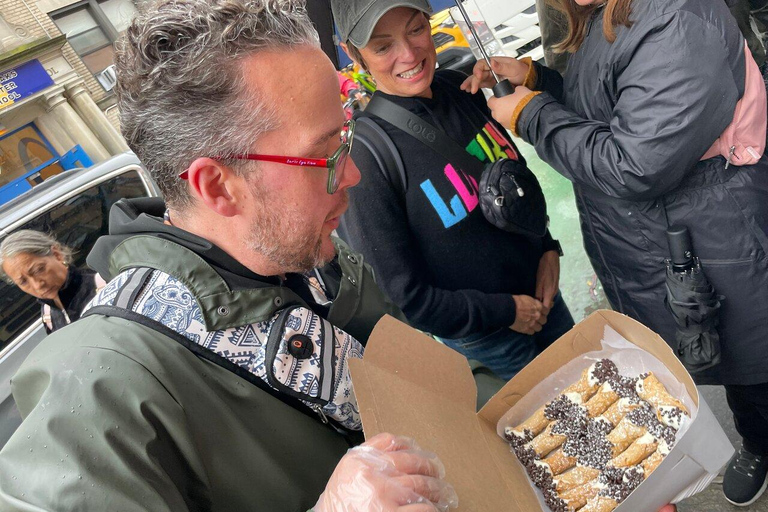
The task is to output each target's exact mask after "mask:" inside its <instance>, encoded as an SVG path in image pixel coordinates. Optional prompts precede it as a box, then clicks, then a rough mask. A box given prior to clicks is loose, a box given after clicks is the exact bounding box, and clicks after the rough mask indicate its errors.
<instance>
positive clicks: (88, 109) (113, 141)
mask: <svg viewBox="0 0 768 512" xmlns="http://www.w3.org/2000/svg"><path fill="white" fill-rule="evenodd" d="M64 87H65V88H66V90H67V96H68V97H69V102H70V103H71V104H72V106H74V107H75V110H76V111H77V113H78V114H80V117H82V118H83V120H84V121H85V124H87V125H88V126H89V127H90V129H91V131H93V133H95V134H96V136H97V137H98V138H99V140H100V141H101V142H102V144H104V147H106V148H107V150H108V151H109V152H110V153H112V154H113V155H117V154H118V153H123V152H124V151H128V144H126V143H125V139H123V136H122V135H120V133H119V132H118V131H117V130H116V129H115V127H114V126H112V123H110V122H109V119H107V116H105V115H104V112H102V111H101V109H100V108H99V106H98V105H96V102H95V101H93V98H91V95H90V94H88V91H87V90H86V88H85V83H84V82H83V81H82V79H81V80H78V81H77V82H73V83H69V84H65V85H64Z"/></svg>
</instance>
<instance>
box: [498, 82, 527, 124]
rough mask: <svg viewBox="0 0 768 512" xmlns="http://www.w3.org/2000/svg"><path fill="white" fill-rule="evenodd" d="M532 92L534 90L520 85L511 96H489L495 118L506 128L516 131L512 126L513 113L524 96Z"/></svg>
mask: <svg viewBox="0 0 768 512" xmlns="http://www.w3.org/2000/svg"><path fill="white" fill-rule="evenodd" d="M531 92H533V91H531V90H530V89H528V88H527V87H523V86H522V85H518V86H517V87H515V92H514V93H513V94H510V95H509V96H504V97H502V98H495V97H491V98H488V108H490V109H491V113H492V114H493V118H494V119H495V120H497V121H498V122H499V123H501V125H502V126H504V127H505V128H513V130H512V131H513V132H514V131H515V130H514V127H513V126H511V123H512V114H513V113H514V112H515V109H516V108H517V105H518V103H520V102H521V101H522V100H523V98H525V97H526V96H528V95H529V94H530V93H531Z"/></svg>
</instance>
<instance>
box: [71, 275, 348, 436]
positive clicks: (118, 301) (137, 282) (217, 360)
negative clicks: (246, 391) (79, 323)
mask: <svg viewBox="0 0 768 512" xmlns="http://www.w3.org/2000/svg"><path fill="white" fill-rule="evenodd" d="M152 272H153V269H150V268H146V267H139V268H137V270H136V272H134V273H133V274H132V275H131V277H130V278H129V279H128V280H127V281H126V282H125V283H124V284H123V285H122V287H121V288H120V289H119V290H118V291H117V295H116V296H115V299H114V302H113V304H114V305H112V306H109V305H100V306H94V307H92V308H90V309H89V310H88V311H86V312H85V313H83V314H82V315H81V317H80V318H85V317H88V316H94V315H101V316H105V317H117V318H122V319H123V320H128V321H130V322H135V323H137V324H139V325H143V326H144V327H147V328H149V329H152V330H154V331H155V332H157V333H159V334H161V335H163V336H166V337H167V338H170V339H172V340H174V341H176V342H177V343H179V344H180V345H181V346H183V347H184V348H186V349H187V350H189V351H190V352H192V353H193V354H194V355H195V356H197V357H199V358H200V359H205V360H206V361H208V362H211V363H213V364H215V365H217V366H220V367H221V368H224V369H225V370H228V371H230V372H232V373H234V374H235V375H237V376H238V377H240V378H242V379H243V380H246V381H248V382H250V383H251V384H253V385H254V386H256V387H257V388H259V389H260V390H262V391H264V392H265V393H268V394H269V395H271V396H272V397H274V398H277V399H278V400H280V401H281V402H283V403H284V404H286V405H288V406H290V407H293V408H294V409H296V410H297V411H299V412H301V413H302V414H304V415H306V416H309V417H310V418H312V419H315V420H317V421H319V422H321V423H323V424H325V425H326V426H328V427H329V428H331V429H332V430H334V431H335V432H336V433H338V434H341V435H343V436H344V437H345V438H346V439H347V441H348V442H349V444H350V446H354V445H357V444H360V443H361V442H362V441H363V439H362V432H357V431H351V430H349V429H347V428H345V427H343V426H342V425H341V424H339V423H338V422H336V421H335V420H333V419H331V418H327V417H325V416H324V415H323V416H320V415H319V414H318V413H317V412H316V411H315V410H314V409H312V408H311V407H309V406H308V405H307V404H305V403H304V402H302V401H301V400H299V399H298V398H295V397H293V396H290V395H288V394H286V393H283V392H280V391H278V390H276V389H275V388H273V387H272V386H270V385H269V384H268V383H267V382H265V381H264V380H262V379H261V378H259V377H258V376H257V375H254V374H253V373H251V372H249V371H248V370H246V369H245V368H242V367H240V366H238V365H237V364H235V363H234V362H232V361H230V360H229V359H227V358H226V357H223V356H220V355H219V354H217V353H216V352H214V351H212V350H209V349H207V348H205V347H202V346H200V345H198V344H197V343H195V342H193V341H192V340H190V339H189V338H187V337H186V336H184V335H183V334H181V333H179V332H177V331H174V330H173V329H171V328H170V327H168V326H166V325H163V324H162V323H160V322H158V321H157V320H154V319H152V318H149V317H147V316H145V315H143V314H141V313H138V312H136V311H133V306H134V303H135V301H136V299H137V298H138V296H139V294H140V293H141V291H142V289H143V288H144V286H145V285H146V283H147V281H149V279H150V277H151V276H152Z"/></svg>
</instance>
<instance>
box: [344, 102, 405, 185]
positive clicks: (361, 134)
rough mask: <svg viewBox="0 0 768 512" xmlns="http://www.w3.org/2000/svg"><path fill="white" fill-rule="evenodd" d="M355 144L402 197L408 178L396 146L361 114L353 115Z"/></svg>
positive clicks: (379, 127) (372, 122) (382, 130)
mask: <svg viewBox="0 0 768 512" xmlns="http://www.w3.org/2000/svg"><path fill="white" fill-rule="evenodd" d="M374 98H375V96H374ZM355 142H356V143H357V144H362V145H363V146H365V148H366V149H367V150H368V151H369V152H370V153H371V155H373V158H375V159H376V163H377V164H378V166H379V169H381V172H382V173H384V177H385V178H387V181H388V182H389V183H390V184H391V185H392V187H393V188H394V189H395V190H396V191H397V192H399V193H400V195H401V196H404V195H405V193H406V192H407V191H408V177H407V175H406V174H405V164H403V159H402V158H401V157H400V152H399V151H398V150H397V146H395V143H394V142H392V138H391V137H390V136H389V135H387V132H385V131H384V129H383V128H382V127H381V126H379V125H378V123H376V121H374V120H373V119H371V118H370V117H368V116H366V115H364V114H362V113H361V112H358V113H357V114H356V115H355Z"/></svg>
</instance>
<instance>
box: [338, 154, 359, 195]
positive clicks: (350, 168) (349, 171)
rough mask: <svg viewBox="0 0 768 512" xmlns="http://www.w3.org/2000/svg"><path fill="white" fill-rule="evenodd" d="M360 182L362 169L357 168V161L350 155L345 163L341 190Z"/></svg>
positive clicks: (340, 185)
mask: <svg viewBox="0 0 768 512" xmlns="http://www.w3.org/2000/svg"><path fill="white" fill-rule="evenodd" d="M358 183H360V169H358V168H357V165H355V161H354V160H352V157H351V156H350V157H349V158H347V163H346V164H345V165H344V170H343V171H342V173H341V181H340V182H339V190H341V189H345V188H349V187H354V186H355V185H357V184H358Z"/></svg>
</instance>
